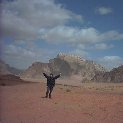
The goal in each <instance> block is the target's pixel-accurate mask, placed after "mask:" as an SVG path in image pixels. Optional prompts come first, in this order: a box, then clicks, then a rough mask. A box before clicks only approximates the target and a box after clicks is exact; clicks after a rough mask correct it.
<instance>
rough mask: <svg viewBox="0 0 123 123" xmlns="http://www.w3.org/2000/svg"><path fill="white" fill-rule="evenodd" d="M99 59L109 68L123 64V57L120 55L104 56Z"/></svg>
mask: <svg viewBox="0 0 123 123" xmlns="http://www.w3.org/2000/svg"><path fill="white" fill-rule="evenodd" d="M97 61H98V62H99V63H101V64H102V65H104V66H105V67H107V68H109V69H112V68H115V67H118V66H120V65H123V58H122V57H120V56H104V57H102V58H99V59H97Z"/></svg>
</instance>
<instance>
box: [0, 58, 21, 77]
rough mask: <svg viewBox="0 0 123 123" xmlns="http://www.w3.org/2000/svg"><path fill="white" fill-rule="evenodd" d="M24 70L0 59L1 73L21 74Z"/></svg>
mask: <svg viewBox="0 0 123 123" xmlns="http://www.w3.org/2000/svg"><path fill="white" fill-rule="evenodd" d="M21 72H22V70H19V69H16V68H14V67H10V66H9V65H8V64H6V63H5V62H3V61H2V60H0V74H1V75H6V74H13V75H19V74H20V73H21Z"/></svg>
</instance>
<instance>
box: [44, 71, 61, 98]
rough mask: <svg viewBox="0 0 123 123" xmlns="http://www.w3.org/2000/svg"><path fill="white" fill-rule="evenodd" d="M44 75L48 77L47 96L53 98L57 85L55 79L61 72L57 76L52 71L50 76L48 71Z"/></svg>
mask: <svg viewBox="0 0 123 123" xmlns="http://www.w3.org/2000/svg"><path fill="white" fill-rule="evenodd" d="M43 75H44V76H45V78H47V91H46V96H45V98H48V96H49V98H51V93H52V91H53V88H54V86H55V80H56V79H57V78H59V77H60V76H61V73H60V74H59V75H57V76H53V74H52V73H51V74H50V76H48V75H47V74H46V73H43Z"/></svg>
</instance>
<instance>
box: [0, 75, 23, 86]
mask: <svg viewBox="0 0 123 123" xmlns="http://www.w3.org/2000/svg"><path fill="white" fill-rule="evenodd" d="M22 83H24V81H23V80H22V79H20V77H19V76H15V75H12V74H6V75H0V86H1V85H2V86H8V85H18V84H22Z"/></svg>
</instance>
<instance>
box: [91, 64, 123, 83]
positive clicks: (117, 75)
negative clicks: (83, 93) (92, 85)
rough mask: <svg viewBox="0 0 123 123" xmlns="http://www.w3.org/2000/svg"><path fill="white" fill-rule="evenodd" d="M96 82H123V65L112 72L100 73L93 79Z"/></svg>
mask: <svg viewBox="0 0 123 123" xmlns="http://www.w3.org/2000/svg"><path fill="white" fill-rule="evenodd" d="M92 81H94V82H114V83H118V82H123V65H121V66H119V67H118V68H114V69H112V70H111V71H110V72H102V73H98V74H96V75H95V76H94V78H93V79H92Z"/></svg>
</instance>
